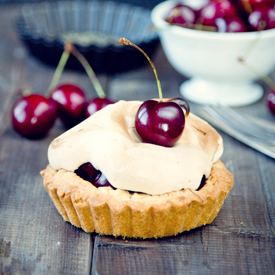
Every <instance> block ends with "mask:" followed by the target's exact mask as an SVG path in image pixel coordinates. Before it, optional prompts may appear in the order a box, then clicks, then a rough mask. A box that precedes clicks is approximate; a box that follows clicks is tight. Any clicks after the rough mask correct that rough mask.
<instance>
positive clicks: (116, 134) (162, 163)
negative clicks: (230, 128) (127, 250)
mask: <svg viewBox="0 0 275 275" xmlns="http://www.w3.org/2000/svg"><path fill="white" fill-rule="evenodd" d="M141 103H142V102H140V101H130V102H126V101H119V102H117V103H115V104H111V105H108V106H107V107H105V108H103V109H102V110H100V111H98V112H97V113H95V114H93V115H92V116H91V117H89V118H88V119H86V120H84V121H83V122H81V123H80V124H78V125H76V126H75V127H74V128H72V129H70V130H68V131H67V132H65V133H63V134H62V135H60V136H59V137H57V138H56V139H54V140H53V141H52V143H51V144H50V146H49V149H48V159H49V163H50V165H51V166H52V167H53V168H54V169H56V170H59V169H65V170H68V171H75V170H76V169H77V168H78V167H79V166H80V165H82V164H83V163H86V162H91V163H92V165H93V166H94V167H95V168H96V169H98V170H100V171H101V172H102V173H103V174H104V175H105V176H106V178H107V179H108V181H109V182H110V183H111V185H112V186H114V187H115V188H119V189H124V190H128V191H136V192H143V193H147V194H151V195H158V194H164V193H168V192H172V191H178V190H181V189H187V188H190V189H191V190H196V189H197V188H198V187H199V185H200V182H201V179H202V176H203V175H205V176H206V177H208V176H209V174H210V170H211V167H212V164H213V163H214V162H216V161H217V160H218V159H219V158H220V156H221V155H222V153H223V143H222V138H221V136H220V135H219V134H218V133H217V132H216V131H215V130H214V129H213V128H212V127H211V126H210V125H209V124H208V123H207V122H205V121H204V120H202V119H200V118H198V117H197V116H195V115H194V114H192V113H190V114H189V116H188V117H187V118H186V122H185V128H184V130H183V133H182V135H181V137H180V139H179V140H178V141H177V142H176V144H175V145H174V146H173V147H170V148H168V147H163V146H159V145H154V144H149V143H143V142H142V141H141V139H140V138H139V136H138V134H137V133H136V130H135V116H136V113H137V110H138V108H139V106H140V105H141Z"/></svg>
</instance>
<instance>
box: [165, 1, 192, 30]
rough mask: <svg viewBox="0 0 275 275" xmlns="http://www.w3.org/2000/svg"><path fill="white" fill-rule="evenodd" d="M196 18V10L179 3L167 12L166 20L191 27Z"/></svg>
mask: <svg viewBox="0 0 275 275" xmlns="http://www.w3.org/2000/svg"><path fill="white" fill-rule="evenodd" d="M196 18H197V15H196V12H195V11H194V10H193V9H192V8H190V7H188V6H186V5H182V4H179V5H177V6H175V7H173V8H172V9H171V10H170V11H169V12H168V14H167V16H166V21H167V22H168V23H170V24H175V25H179V26H182V27H186V28H193V25H194V24H195V23H196Z"/></svg>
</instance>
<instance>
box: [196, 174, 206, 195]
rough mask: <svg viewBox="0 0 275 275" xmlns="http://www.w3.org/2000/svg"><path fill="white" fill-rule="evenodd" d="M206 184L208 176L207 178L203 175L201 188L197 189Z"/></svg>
mask: <svg viewBox="0 0 275 275" xmlns="http://www.w3.org/2000/svg"><path fill="white" fill-rule="evenodd" d="M205 184H206V178H205V175H203V176H202V179H201V184H200V186H199V188H198V189H197V190H196V191H199V190H201V189H202V188H203V186H204V185H205Z"/></svg>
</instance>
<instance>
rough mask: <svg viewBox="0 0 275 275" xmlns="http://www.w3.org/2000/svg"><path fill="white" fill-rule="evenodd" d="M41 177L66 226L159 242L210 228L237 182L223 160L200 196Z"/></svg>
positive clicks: (65, 176) (49, 172)
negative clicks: (206, 225)
mask: <svg viewBox="0 0 275 275" xmlns="http://www.w3.org/2000/svg"><path fill="white" fill-rule="evenodd" d="M41 175H42V177H43V178H44V187H45V189H46V190H47V192H48V194H49V195H50V197H51V199H52V201H53V203H54V205H55V207H56V208H57V210H58V212H59V213H60V215H61V216H62V217H63V219H64V220H65V221H68V222H70V223H71V224H73V225H74V226H76V227H80V228H82V229H83V230H84V231H86V232H96V233H99V234H102V235H114V236H122V237H131V238H144V239H145V238H160V237H165V236H172V235H177V234H179V233H181V232H183V231H188V230H190V229H193V228H196V227H199V226H202V225H205V224H210V223H211V222H212V221H213V220H214V218H215V217H216V216H217V214H218V212H219V210H220V209H221V207H222V205H223V203H224V200H225V198H226V196H227V195H228V193H229V192H230V190H231V188H232V187H233V176H232V174H231V173H230V172H229V171H228V170H227V169H226V168H225V166H224V164H223V163H222V162H221V161H220V160H219V161H217V162H216V163H214V164H213V167H212V170H211V173H210V176H209V177H208V179H207V182H206V184H205V185H204V187H203V188H201V189H200V190H199V191H191V190H189V189H184V190H180V191H175V192H171V193H167V194H163V195H154V196H152V195H147V194H141V193H132V192H128V191H124V190H121V189H116V190H115V189H112V188H111V187H99V188H97V187H95V186H93V185H92V184H91V183H90V182H88V181H85V180H83V179H82V178H80V177H79V176H77V175H76V174H75V173H73V172H69V171H66V170H63V169H61V170H58V171H56V170H54V169H53V168H52V167H51V166H50V165H48V166H47V168H46V169H45V170H43V171H41Z"/></svg>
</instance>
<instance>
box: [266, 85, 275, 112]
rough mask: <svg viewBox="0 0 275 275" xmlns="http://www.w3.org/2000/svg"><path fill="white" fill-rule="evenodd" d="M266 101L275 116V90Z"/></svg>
mask: <svg viewBox="0 0 275 275" xmlns="http://www.w3.org/2000/svg"><path fill="white" fill-rule="evenodd" d="M266 99H267V106H268V108H269V110H270V111H271V112H272V113H273V114H274V115H275V90H272V91H270V92H269V93H268V95H267V98H266Z"/></svg>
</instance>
